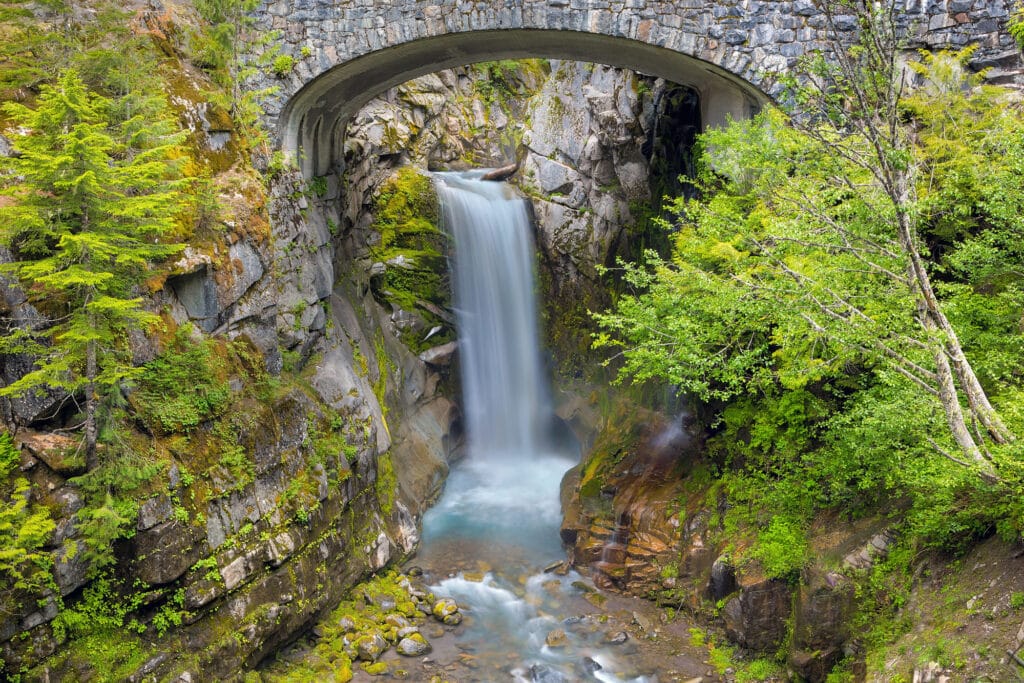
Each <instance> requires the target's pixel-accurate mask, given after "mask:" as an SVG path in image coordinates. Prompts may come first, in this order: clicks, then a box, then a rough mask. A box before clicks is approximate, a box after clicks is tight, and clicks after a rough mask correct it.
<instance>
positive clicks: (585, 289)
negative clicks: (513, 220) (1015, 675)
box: [514, 62, 701, 374]
mask: <svg viewBox="0 0 1024 683" xmlns="http://www.w3.org/2000/svg"><path fill="white" fill-rule="evenodd" d="M529 117H530V120H531V126H530V130H529V131H528V132H527V134H526V135H525V136H524V138H523V144H524V150H523V151H524V156H523V159H522V163H521V166H520V171H519V173H518V174H517V176H516V177H515V178H514V182H516V183H517V184H518V185H519V186H520V187H521V188H522V190H523V191H524V192H525V193H526V194H527V195H529V196H530V199H531V201H532V203H533V210H534V216H535V219H536V225H537V247H538V249H539V251H540V253H541V257H542V266H541V286H542V287H543V288H544V290H545V291H544V295H543V296H542V297H541V300H542V301H543V302H545V304H546V306H545V310H544V315H545V329H546V332H547V334H548V339H549V344H550V346H551V347H552V348H553V349H554V350H555V355H556V356H557V357H558V358H559V360H560V361H561V363H562V365H563V370H564V371H565V373H566V374H573V373H574V372H575V373H578V372H579V368H583V367H586V366H587V365H593V363H588V362H587V361H586V360H585V359H587V358H588V357H589V354H588V352H587V350H588V348H589V341H590V337H589V334H588V332H589V331H591V327H592V324H593V323H592V321H591V319H590V316H589V314H588V311H596V310H602V309H604V308H606V307H607V305H608V303H609V301H610V299H609V294H608V292H609V285H610V280H609V279H608V277H606V276H602V275H600V274H599V272H598V269H599V268H600V267H602V266H614V265H615V262H616V259H617V258H620V257H621V258H623V259H626V260H629V259H633V258H635V257H636V256H638V255H639V252H640V250H641V249H642V248H655V247H657V246H658V239H659V238H658V237H656V236H657V235H658V234H659V233H658V231H656V230H651V229H650V228H651V226H650V225H649V220H650V217H651V216H653V215H656V214H657V211H658V205H659V204H660V199H661V197H662V195H663V194H666V193H668V194H675V193H677V192H678V191H680V189H681V188H679V187H678V183H676V182H675V180H674V179H675V178H677V177H678V175H679V174H680V173H681V172H683V170H684V168H683V167H681V166H680V164H682V165H683V166H685V164H686V160H688V159H690V156H691V148H692V142H693V139H694V136H695V134H696V133H697V132H698V131H699V129H700V126H701V120H700V110H699V99H698V98H697V95H696V93H695V92H694V91H692V90H690V89H688V88H684V87H682V86H676V85H669V84H666V83H665V82H664V81H660V80H655V79H652V78H647V77H642V76H639V75H637V74H634V73H632V72H628V71H623V70H621V69H613V68H610V67H605V66H601V65H594V64H582V63H577V62H552V74H551V78H549V79H548V81H547V82H546V84H545V85H544V88H543V89H542V90H541V91H540V92H539V93H538V95H537V96H536V97H535V98H534V99H533V101H532V103H531V106H530V110H529ZM661 239H663V238H661Z"/></svg>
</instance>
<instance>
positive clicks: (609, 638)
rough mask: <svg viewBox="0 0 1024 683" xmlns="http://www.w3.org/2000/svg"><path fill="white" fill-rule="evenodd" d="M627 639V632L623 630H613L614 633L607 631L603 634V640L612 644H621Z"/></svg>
mask: <svg viewBox="0 0 1024 683" xmlns="http://www.w3.org/2000/svg"><path fill="white" fill-rule="evenodd" d="M627 640H629V634H627V633H626V632H625V631H615V632H614V633H608V634H607V635H605V638H604V642H606V643H612V644H614V645H621V644H622V643H624V642H626V641H627Z"/></svg>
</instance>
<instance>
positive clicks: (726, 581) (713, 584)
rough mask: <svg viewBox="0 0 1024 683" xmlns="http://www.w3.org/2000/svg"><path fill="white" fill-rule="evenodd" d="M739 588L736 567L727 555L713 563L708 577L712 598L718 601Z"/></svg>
mask: <svg viewBox="0 0 1024 683" xmlns="http://www.w3.org/2000/svg"><path fill="white" fill-rule="evenodd" d="M737 588H738V584H737V583H736V568H735V567H733V566H732V564H730V563H729V561H728V559H726V558H725V557H719V558H718V559H716V560H715V562H714V564H712V565H711V576H710V577H709V578H708V593H709V594H710V595H711V599H712V600H714V601H715V602H718V601H719V600H721V599H722V598H724V597H726V596H727V595H730V594H732V593H733V592H734V591H735V590H736V589H737Z"/></svg>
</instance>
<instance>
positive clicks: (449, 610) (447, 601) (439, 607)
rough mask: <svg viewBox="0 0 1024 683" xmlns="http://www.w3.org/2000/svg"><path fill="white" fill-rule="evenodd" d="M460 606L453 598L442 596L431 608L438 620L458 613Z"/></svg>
mask: <svg viewBox="0 0 1024 683" xmlns="http://www.w3.org/2000/svg"><path fill="white" fill-rule="evenodd" d="M458 612H459V606H458V604H457V603H456V602H455V601H454V600H452V599H451V598H441V599H440V600H438V601H437V602H435V603H434V605H433V607H431V608H430V613H431V614H433V615H434V618H435V619H437V620H438V621H444V620H445V618H446V617H450V616H451V615H453V614H458Z"/></svg>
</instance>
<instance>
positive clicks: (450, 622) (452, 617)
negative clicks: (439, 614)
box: [441, 612, 462, 626]
mask: <svg viewBox="0 0 1024 683" xmlns="http://www.w3.org/2000/svg"><path fill="white" fill-rule="evenodd" d="M441 622H442V623H443V624H444V625H445V626H458V625H459V624H461V623H462V612H453V613H452V614H449V615H448V616H446V617H445V618H444V619H442V620H441Z"/></svg>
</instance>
